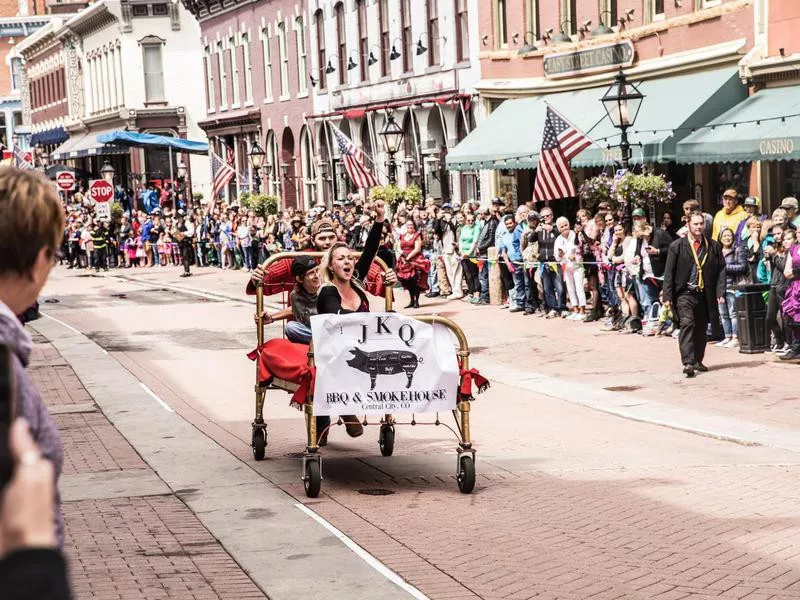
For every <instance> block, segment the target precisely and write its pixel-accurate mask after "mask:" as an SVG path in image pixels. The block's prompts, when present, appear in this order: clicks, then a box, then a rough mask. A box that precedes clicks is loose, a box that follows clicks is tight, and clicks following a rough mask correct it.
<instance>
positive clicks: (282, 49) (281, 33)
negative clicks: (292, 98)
mask: <svg viewBox="0 0 800 600" xmlns="http://www.w3.org/2000/svg"><path fill="white" fill-rule="evenodd" d="M277 29H278V52H279V53H280V61H281V98H288V97H289V47H288V46H287V45H286V24H285V23H278V27H277Z"/></svg>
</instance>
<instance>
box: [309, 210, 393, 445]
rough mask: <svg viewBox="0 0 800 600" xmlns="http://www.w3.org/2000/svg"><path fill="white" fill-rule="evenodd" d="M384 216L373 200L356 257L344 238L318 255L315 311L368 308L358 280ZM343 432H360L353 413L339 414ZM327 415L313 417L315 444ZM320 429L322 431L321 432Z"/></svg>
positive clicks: (370, 257) (364, 273) (354, 434)
mask: <svg viewBox="0 0 800 600" xmlns="http://www.w3.org/2000/svg"><path fill="white" fill-rule="evenodd" d="M385 218H386V207H385V205H384V203H383V202H381V201H378V202H376V203H375V222H374V223H373V224H372V228H371V229H370V232H369V235H368V236H367V241H366V243H365V244H364V250H363V252H362V253H361V256H360V257H359V259H358V261H356V259H355V256H354V254H353V250H352V249H351V248H350V246H348V245H347V244H345V243H344V242H338V243H336V244H334V245H333V246H331V248H330V250H328V253H327V254H326V255H325V256H324V257H323V258H322V263H321V264H320V275H321V277H322V287H321V288H320V290H319V295H318V296H317V313H318V314H321V315H324V314H335V315H346V314H349V313H354V312H369V300H368V299H367V293H366V292H365V291H364V285H363V283H362V281H363V280H364V278H365V277H366V276H367V273H369V268H370V265H372V261H373V260H374V259H375V255H376V254H377V252H378V247H379V246H380V244H381V235H382V232H383V221H384V219H385ZM342 420H343V421H344V422H345V423H346V428H347V433H348V434H349V435H350V437H358V436H360V435H361V434H362V433H364V427H363V426H362V425H361V423H360V422H359V421H358V417H356V416H355V415H343V416H342ZM329 425H330V417H317V434H318V435H319V445H320V446H325V445H326V444H327V442H328V434H327V431H326V430H327V428H328V426H329ZM322 432H324V433H322Z"/></svg>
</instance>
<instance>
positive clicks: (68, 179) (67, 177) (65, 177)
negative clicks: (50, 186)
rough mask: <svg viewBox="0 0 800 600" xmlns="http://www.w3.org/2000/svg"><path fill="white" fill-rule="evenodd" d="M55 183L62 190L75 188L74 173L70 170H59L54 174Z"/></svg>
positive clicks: (69, 190) (66, 190)
mask: <svg viewBox="0 0 800 600" xmlns="http://www.w3.org/2000/svg"><path fill="white" fill-rule="evenodd" d="M56 185H57V186H58V189H59V190H61V191H62V192H71V191H72V190H74V189H75V174H74V173H72V171H61V172H60V173H59V174H58V175H56Z"/></svg>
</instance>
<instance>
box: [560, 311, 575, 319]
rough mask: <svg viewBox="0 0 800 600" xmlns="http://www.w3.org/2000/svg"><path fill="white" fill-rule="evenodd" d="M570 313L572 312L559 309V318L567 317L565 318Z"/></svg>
mask: <svg viewBox="0 0 800 600" xmlns="http://www.w3.org/2000/svg"><path fill="white" fill-rule="evenodd" d="M571 314H573V313H571V312H569V311H568V310H562V311H561V318H562V319H567V318H569V316H570V315H571Z"/></svg>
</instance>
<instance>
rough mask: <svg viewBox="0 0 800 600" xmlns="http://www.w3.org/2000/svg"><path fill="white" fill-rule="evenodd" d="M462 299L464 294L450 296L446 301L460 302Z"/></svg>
mask: <svg viewBox="0 0 800 600" xmlns="http://www.w3.org/2000/svg"><path fill="white" fill-rule="evenodd" d="M463 297H464V294H450V295H449V296H448V297H447V299H448V300H461V298H463Z"/></svg>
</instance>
